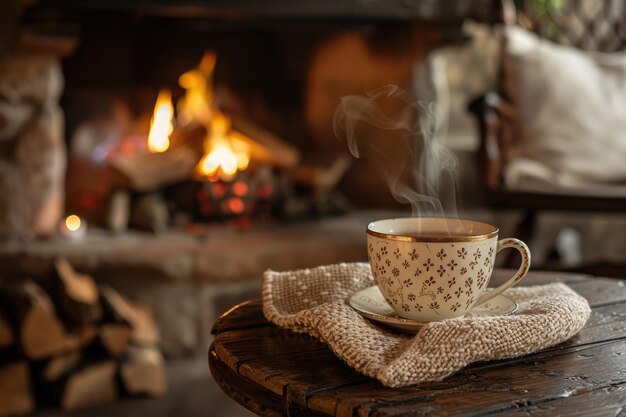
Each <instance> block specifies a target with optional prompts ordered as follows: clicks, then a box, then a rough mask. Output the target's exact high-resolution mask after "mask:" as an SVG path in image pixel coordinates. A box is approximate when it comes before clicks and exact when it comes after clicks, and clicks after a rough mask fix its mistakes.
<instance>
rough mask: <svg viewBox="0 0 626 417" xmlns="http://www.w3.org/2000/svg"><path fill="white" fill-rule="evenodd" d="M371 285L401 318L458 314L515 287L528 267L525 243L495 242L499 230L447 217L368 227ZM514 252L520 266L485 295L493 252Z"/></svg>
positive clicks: (430, 318) (424, 318) (427, 318)
mask: <svg viewBox="0 0 626 417" xmlns="http://www.w3.org/2000/svg"><path fill="white" fill-rule="evenodd" d="M367 248H368V257H369V261H370V265H371V267H372V273H373V275H374V279H375V281H376V284H377V285H378V287H379V288H380V291H381V292H382V294H383V296H384V297H385V299H386V300H387V302H388V303H389V305H390V306H391V307H392V308H393V309H394V310H395V311H396V313H397V314H398V315H399V316H400V317H404V318H408V319H412V320H418V321H436V320H443V319H448V318H454V317H459V316H463V315H464V314H466V313H468V312H469V311H470V310H471V309H472V307H474V306H475V305H480V304H483V303H484V302H486V301H487V300H489V299H491V298H493V297H495V296H497V295H498V294H500V293H501V292H503V291H504V290H506V289H507V288H510V287H511V286H513V285H515V284H516V283H518V282H519V281H520V280H521V279H522V278H524V276H525V275H526V273H527V272H528V268H529V266H530V251H529V250H528V247H527V246H526V245H525V244H524V242H522V241H520V240H518V239H513V238H507V239H502V240H500V241H498V228H497V227H495V226H493V225H491V224H488V223H483V222H480V221H475V220H465V219H452V218H435V217H428V218H423V217H422V218H419V217H412V218H397V219H385V220H378V221H374V222H372V223H370V224H369V225H368V226H367ZM504 248H514V249H517V250H518V251H519V252H520V254H521V255H522V264H521V266H520V267H519V269H518V270H517V272H516V273H515V274H514V275H513V276H512V277H511V278H510V279H509V280H507V281H506V282H505V283H504V284H502V285H500V286H499V287H497V288H495V289H492V290H489V291H486V289H487V286H488V284H489V280H490V278H491V273H492V271H493V265H494V261H495V257H496V253H498V252H500V251H501V250H502V249H504Z"/></svg>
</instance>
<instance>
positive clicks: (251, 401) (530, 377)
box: [209, 270, 626, 417]
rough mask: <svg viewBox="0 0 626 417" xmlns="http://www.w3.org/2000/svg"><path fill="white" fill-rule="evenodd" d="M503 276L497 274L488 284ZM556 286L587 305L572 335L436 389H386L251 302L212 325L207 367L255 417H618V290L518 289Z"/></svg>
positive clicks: (621, 395)
mask: <svg viewBox="0 0 626 417" xmlns="http://www.w3.org/2000/svg"><path fill="white" fill-rule="evenodd" d="M511 273H512V271H506V270H497V271H496V272H495V273H494V278H493V281H492V282H493V284H494V285H495V284H497V283H498V282H499V281H503V280H505V279H506V277H507V276H509V275H510V274H511ZM555 281H560V282H565V283H567V284H568V285H570V286H571V287H572V288H573V289H574V290H575V291H577V292H578V293H579V294H581V295H582V296H584V297H585V298H587V300H589V304H590V305H591V307H592V314H591V317H590V319H589V321H588V323H587V324H586V326H585V327H584V328H583V329H582V330H581V332H580V333H579V334H577V335H576V336H574V337H573V338H571V339H570V340H568V341H566V342H564V343H562V344H560V345H557V346H554V347H552V348H549V349H545V350H543V351H540V352H537V353H534V354H531V355H527V356H523V357H521V358H514V359H509V360H500V361H492V362H481V363H476V364H473V365H471V366H469V367H467V368H465V369H463V370H462V371H460V372H458V373H456V374H454V375H452V376H450V377H448V378H446V379H445V380H443V381H441V382H432V383H425V384H421V385H419V386H413V387H407V388H399V389H398V388H396V389H392V388H387V387H384V386H383V385H382V384H380V383H379V382H378V381H376V380H374V379H371V378H368V377H365V376H363V375H361V374H359V373H357V372H356V371H354V370H353V369H352V368H350V367H348V366H347V365H345V364H344V363H343V362H342V361H341V360H339V359H338V358H337V357H335V356H334V355H333V353H332V352H331V351H330V350H329V349H328V348H327V347H326V345H324V344H323V343H321V342H319V341H318V340H316V339H315V338H313V337H311V336H308V335H304V334H297V333H294V332H292V331H289V330H284V329H281V328H278V327H276V326H275V325H273V324H271V323H269V322H268V321H267V320H265V318H264V317H263V313H262V306H261V301H260V300H252V301H249V302H246V303H243V304H241V305H239V306H236V307H235V308H233V309H231V310H230V311H228V312H227V313H225V314H224V315H223V316H222V317H221V318H220V319H219V320H218V321H217V322H216V323H215V325H214V327H213V329H212V332H213V333H214V334H215V339H214V341H213V344H212V345H211V347H210V350H209V366H210V368H211V373H212V374H213V377H214V378H215V380H216V381H217V383H218V385H219V386H220V387H221V388H222V389H223V390H224V391H225V392H226V393H227V394H228V395H229V396H230V397H231V398H233V399H234V400H236V401H237V402H239V403H240V404H242V405H243V406H245V407H246V408H248V409H250V410H251V411H253V412H255V413H257V414H258V415H261V416H279V415H285V416H342V417H344V416H350V417H352V416H359V417H366V416H370V417H390V416H421V415H466V416H483V415H499V416H522V415H523V416H528V415H532V416H536V415H537V416H553V415H584V416H604V415H607V416H616V415H621V414H620V413H624V412H625V410H626V281H624V280H617V279H606V278H598V277H592V276H585V275H579V274H567V273H548V272H531V273H530V274H529V276H528V277H527V278H526V279H525V280H524V285H536V284H542V283H549V282H555Z"/></svg>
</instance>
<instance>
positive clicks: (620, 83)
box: [505, 26, 626, 186]
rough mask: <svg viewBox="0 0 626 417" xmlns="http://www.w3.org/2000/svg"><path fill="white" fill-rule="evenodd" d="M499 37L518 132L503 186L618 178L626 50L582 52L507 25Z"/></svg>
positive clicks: (622, 164)
mask: <svg viewBox="0 0 626 417" xmlns="http://www.w3.org/2000/svg"><path fill="white" fill-rule="evenodd" d="M505 36H506V40H507V46H506V48H505V59H506V63H507V73H506V74H507V77H509V76H510V78H509V79H508V81H509V83H508V87H509V93H510V94H511V95H512V98H513V100H514V101H515V102H516V103H517V107H518V109H519V111H520V114H519V122H520V128H521V133H522V136H521V140H520V141H519V143H518V147H517V154H518V160H514V161H513V163H512V164H511V165H510V167H509V168H508V170H507V172H506V173H505V180H506V181H507V184H508V185H509V186H520V185H523V184H522V182H523V181H524V180H525V179H528V177H529V176H530V177H532V176H536V178H535V179H540V180H545V181H546V182H551V183H556V184H559V185H568V186H573V185H589V184H594V183H607V182H626V54H624V53H618V54H603V53H590V52H584V51H581V50H579V49H576V48H572V47H567V46H560V45H557V44H554V43H552V42H549V41H546V40H543V39H541V38H539V37H538V36H536V35H535V34H533V33H530V32H528V31H526V30H524V29H522V28H519V27H514V26H511V27H508V28H507V29H506V31H505ZM530 161H532V163H531V164H529V162H530Z"/></svg>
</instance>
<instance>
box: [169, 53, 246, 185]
mask: <svg viewBox="0 0 626 417" xmlns="http://www.w3.org/2000/svg"><path fill="white" fill-rule="evenodd" d="M216 62H217V56H216V55H215V53H214V52H207V53H205V54H204V56H203V57H202V60H201V61H200V64H199V65H198V66H197V67H196V68H194V69H192V70H190V71H187V72H185V73H184V74H183V75H181V76H180V78H179V79H178V83H179V84H180V86H181V87H182V88H184V89H185V94H184V96H183V97H182V98H181V99H180V101H179V102H178V122H180V123H181V124H187V123H191V122H197V123H200V124H202V125H204V126H205V127H206V129H207V132H209V133H208V134H207V137H206V139H205V140H204V151H205V152H204V156H203V157H202V159H200V162H199V163H198V165H197V167H196V172H197V173H198V174H199V175H201V176H203V177H207V178H208V179H209V180H211V181H217V180H218V179H219V180H222V181H231V180H233V179H234V178H235V176H236V174H237V172H238V171H245V170H246V169H247V168H248V165H249V164H250V146H249V145H248V144H247V143H246V142H245V141H244V140H242V139H241V134H239V133H237V132H234V131H232V130H231V123H230V119H229V118H228V117H226V116H225V115H224V114H223V113H221V112H220V111H219V110H217V108H216V106H215V100H214V91H213V73H214V71H215V64H216ZM237 135H239V136H237Z"/></svg>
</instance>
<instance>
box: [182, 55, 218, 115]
mask: <svg viewBox="0 0 626 417" xmlns="http://www.w3.org/2000/svg"><path fill="white" fill-rule="evenodd" d="M216 61H217V56H216V55H215V53H213V52H207V53H205V54H204V56H203V57H202V61H200V64H199V65H198V67H196V68H194V69H192V70H190V71H187V72H186V73H184V74H183V75H181V76H180V77H179V78H178V84H179V85H180V86H181V87H182V88H184V89H185V95H184V96H183V97H182V98H181V99H180V101H179V102H178V121H179V122H180V123H182V124H187V123H191V122H194V121H195V122H199V123H201V124H203V125H205V126H208V125H209V124H210V123H211V118H212V116H213V71H214V70H215V63H216Z"/></svg>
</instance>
